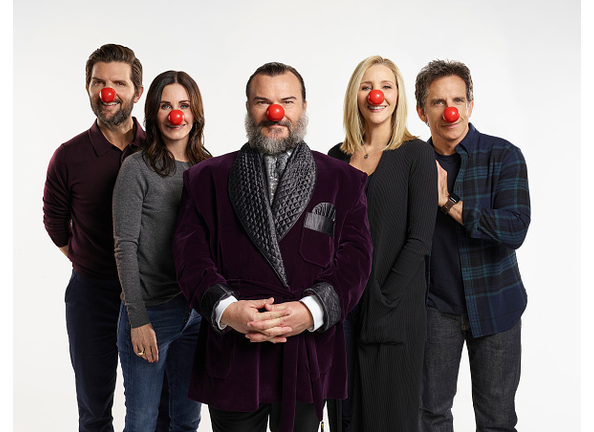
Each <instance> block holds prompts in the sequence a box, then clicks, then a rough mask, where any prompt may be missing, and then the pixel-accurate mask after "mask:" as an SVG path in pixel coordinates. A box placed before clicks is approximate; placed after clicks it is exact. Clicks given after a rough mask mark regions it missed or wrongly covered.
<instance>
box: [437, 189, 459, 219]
mask: <svg viewBox="0 0 594 432" xmlns="http://www.w3.org/2000/svg"><path fill="white" fill-rule="evenodd" d="M458 202H460V197H459V196H458V195H456V194H455V193H451V194H450V196H449V197H448V200H447V201H446V202H445V204H444V205H442V206H441V207H440V208H439V209H440V210H441V212H442V213H444V214H448V213H449V212H450V210H451V209H452V207H454V206H455V205H456V204H458Z"/></svg>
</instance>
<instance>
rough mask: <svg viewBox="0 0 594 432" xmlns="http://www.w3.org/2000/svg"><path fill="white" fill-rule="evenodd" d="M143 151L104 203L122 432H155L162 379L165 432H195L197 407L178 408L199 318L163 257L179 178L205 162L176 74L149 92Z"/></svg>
mask: <svg viewBox="0 0 594 432" xmlns="http://www.w3.org/2000/svg"><path fill="white" fill-rule="evenodd" d="M145 126H146V142H145V144H144V145H143V147H142V148H141V151H139V152H137V153H135V154H133V155H131V156H129V157H128V158H127V159H126V160H125V161H124V163H123V164H122V167H121V169H120V172H119V175H118V178H117V181H116V184H115V187H114V193H113V226H114V240H115V258H116V263H117V267H118V274H119V278H120V282H121V285H122V291H123V292H122V300H123V302H122V307H121V309H120V319H119V324H118V350H119V355H120V362H121V366H122V373H123V376H124V388H125V397H126V421H125V428H124V432H149V431H150V432H152V431H154V430H155V426H156V422H157V415H158V407H159V401H160V395H161V388H162V385H163V378H164V374H165V373H166V374H167V382H168V385H169V413H170V417H171V429H170V430H171V431H190V430H196V429H197V428H198V424H199V422H200V409H201V406H200V403H199V402H195V401H192V400H190V399H188V397H187V393H188V386H189V382H190V371H191V366H192V359H193V355H194V349H195V342H196V338H197V335H198V330H199V328H200V321H201V317H200V315H199V314H198V313H197V312H196V311H194V310H192V309H191V308H190V307H189V306H188V303H187V301H186V299H185V297H184V296H183V295H181V292H180V289H179V287H178V285H177V282H176V276H175V267H174V263H173V256H172V251H171V244H172V239H173V233H174V229H175V222H176V218H177V211H178V206H179V201H180V198H181V193H182V188H183V178H182V175H183V172H184V171H185V170H186V169H188V168H189V167H190V166H192V165H194V164H196V163H198V162H200V161H202V160H204V159H207V158H209V157H211V155H210V153H209V152H208V151H207V150H206V149H205V148H204V146H203V130H204V110H203V106H202V97H201V95H200V90H199V89H198V86H197V85H196V83H195V82H194V80H193V79H192V78H191V77H190V76H189V75H188V74H186V73H185V72H176V71H167V72H163V73H162V74H160V75H158V76H157V77H156V78H155V80H154V81H153V82H152V84H151V86H150V88H149V91H148V94H147V100H146V105H145Z"/></svg>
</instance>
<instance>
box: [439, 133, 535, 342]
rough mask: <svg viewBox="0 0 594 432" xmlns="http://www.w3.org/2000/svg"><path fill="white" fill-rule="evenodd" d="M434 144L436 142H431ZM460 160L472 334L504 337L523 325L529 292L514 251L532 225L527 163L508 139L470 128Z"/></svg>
mask: <svg viewBox="0 0 594 432" xmlns="http://www.w3.org/2000/svg"><path fill="white" fill-rule="evenodd" d="M428 142H429V143H430V144H431V145H433V143H432V140H431V138H430V139H429V141H428ZM456 152H457V153H458V154H459V155H460V157H461V165H460V171H459V172H458V176H457V178H456V182H455V184H454V193H455V194H456V195H458V196H459V197H460V199H461V200H462V201H463V221H464V226H462V225H459V224H458V225H457V227H456V229H457V234H458V245H459V256H460V266H461V269H462V280H463V284H464V297H465V300H466V309H467V313H468V318H469V321H470V326H471V330H472V335H473V336H474V337H481V336H486V335H490V334H494V333H499V332H502V331H504V330H507V329H508V328H510V327H512V326H513V325H514V324H515V323H517V322H518V320H519V319H520V317H521V315H522V313H523V312H524V310H525V308H526V302H527V296H526V290H525V288H524V285H523V283H522V279H521V277H520V271H519V268H518V262H517V259H516V253H515V249H517V248H519V247H520V246H521V245H522V243H523V241H524V239H525V238H526V233H527V231H528V225H529V224H530V196H529V192H528V176H527V170H526V161H525V160H524V156H523V155H522V152H521V151H520V149H519V148H517V147H516V146H514V145H513V144H511V143H509V142H508V141H506V140H504V139H501V138H497V137H492V136H489V135H484V134H481V133H480V132H478V131H477V130H476V129H475V127H474V126H473V125H472V124H470V125H469V131H468V134H467V135H466V136H465V137H464V139H463V140H462V141H461V142H460V143H459V144H458V146H457V147H456Z"/></svg>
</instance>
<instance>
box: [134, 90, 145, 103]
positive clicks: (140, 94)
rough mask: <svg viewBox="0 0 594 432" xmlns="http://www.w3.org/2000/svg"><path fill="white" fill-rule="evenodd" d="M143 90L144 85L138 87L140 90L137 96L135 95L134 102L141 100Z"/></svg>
mask: <svg viewBox="0 0 594 432" xmlns="http://www.w3.org/2000/svg"><path fill="white" fill-rule="evenodd" d="M143 92H144V86H140V87H138V90H137V91H136V96H134V103H138V101H139V100H140V96H142V93H143Z"/></svg>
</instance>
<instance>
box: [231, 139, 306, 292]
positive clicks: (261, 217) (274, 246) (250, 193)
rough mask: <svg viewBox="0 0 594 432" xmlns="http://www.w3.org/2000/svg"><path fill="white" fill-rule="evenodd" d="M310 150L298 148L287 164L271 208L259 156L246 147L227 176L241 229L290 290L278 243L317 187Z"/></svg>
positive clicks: (242, 149)
mask: <svg viewBox="0 0 594 432" xmlns="http://www.w3.org/2000/svg"><path fill="white" fill-rule="evenodd" d="M316 178H317V168H316V164H315V161H314V158H313V155H312V153H311V150H310V149H309V147H308V146H307V144H305V143H301V144H299V145H298V146H297V147H296V148H295V150H294V151H293V153H292V154H291V157H290V158H289V160H288V161H287V166H286V168H285V171H284V173H283V175H282V177H281V179H280V181H279V184H278V187H277V189H276V195H275V198H274V201H273V203H272V206H271V205H270V202H269V199H268V193H267V181H266V178H265V173H264V169H263V167H262V156H261V155H260V153H259V152H258V151H257V150H254V149H252V148H250V147H249V144H245V145H244V146H243V147H242V148H241V150H240V151H239V153H238V155H237V159H235V162H233V165H232V166H231V170H230V172H229V185H228V191H229V199H230V200H231V205H232V206H233V210H234V211H235V214H236V215H237V217H238V219H239V221H240V222H241V225H242V226H243V229H244V230H245V232H246V233H247V235H248V236H249V237H250V239H251V240H252V242H253V243H254V244H255V245H256V247H257V248H258V250H259V251H260V253H261V254H262V255H263V256H264V257H265V258H266V260H267V261H268V263H269V264H270V266H271V267H272V268H273V269H274V271H275V272H276V274H277V276H278V277H279V279H280V280H281V282H282V283H283V285H284V286H285V287H288V286H289V283H288V280H287V274H286V271H285V266H284V264H283V257H282V254H281V251H280V246H279V242H280V241H281V240H282V239H283V237H284V236H285V234H287V232H288V231H289V230H290V229H291V228H292V227H293V225H295V223H296V222H297V220H298V219H299V217H300V216H301V215H302V214H303V212H304V211H305V209H306V207H307V205H308V204H309V201H310V200H311V197H312V195H313V191H314V188H315V185H316Z"/></svg>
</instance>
